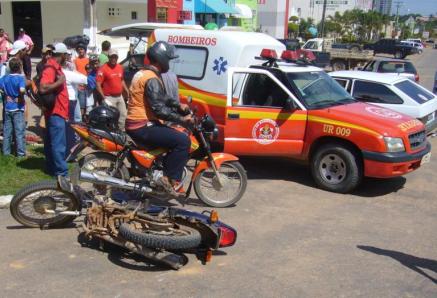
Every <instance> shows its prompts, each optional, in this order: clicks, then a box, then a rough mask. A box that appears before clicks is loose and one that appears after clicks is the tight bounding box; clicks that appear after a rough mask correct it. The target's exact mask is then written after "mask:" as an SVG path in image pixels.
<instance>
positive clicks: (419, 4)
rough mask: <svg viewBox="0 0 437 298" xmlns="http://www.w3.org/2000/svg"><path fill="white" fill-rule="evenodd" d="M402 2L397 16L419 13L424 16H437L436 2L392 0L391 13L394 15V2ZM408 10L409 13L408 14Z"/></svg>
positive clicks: (427, 0) (431, 0)
mask: <svg viewBox="0 0 437 298" xmlns="http://www.w3.org/2000/svg"><path fill="white" fill-rule="evenodd" d="M396 1H400V2H403V5H402V7H401V8H400V9H399V14H401V15H402V14H408V13H420V14H422V15H424V16H429V15H430V14H434V15H437V0H393V2H392V13H393V14H395V13H396V5H395V2H396ZM408 9H410V12H408Z"/></svg>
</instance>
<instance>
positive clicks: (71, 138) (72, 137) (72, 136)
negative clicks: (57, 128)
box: [66, 100, 80, 156]
mask: <svg viewBox="0 0 437 298" xmlns="http://www.w3.org/2000/svg"><path fill="white" fill-rule="evenodd" d="M78 104H79V103H78V102H77V100H69V106H68V111H69V115H68V122H69V123H68V124H67V130H66V134H67V150H66V154H67V156H68V154H69V153H70V150H71V148H73V147H74V145H76V143H77V142H78V141H79V136H77V135H76V133H75V132H74V130H73V128H72V127H71V126H70V124H71V123H75V122H77V121H76V119H75V118H76V117H75V116H76V115H75V114H76V107H77V106H78ZM79 122H80V121H79Z"/></svg>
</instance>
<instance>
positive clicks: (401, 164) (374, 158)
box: [363, 142, 431, 178]
mask: <svg viewBox="0 0 437 298" xmlns="http://www.w3.org/2000/svg"><path fill="white" fill-rule="evenodd" d="M430 152H431V144H430V143H429V142H428V143H427V144H426V147H425V148H424V149H422V150H421V151H418V152H416V153H406V152H396V153H380V152H371V151H363V158H364V175H365V176H367V177H376V178H389V177H396V176H402V175H405V174H407V173H409V172H412V171H414V170H416V169H417V168H419V167H420V166H421V164H422V160H426V158H425V159H424V157H425V156H426V155H427V154H428V156H429V154H430ZM428 156H427V157H428Z"/></svg>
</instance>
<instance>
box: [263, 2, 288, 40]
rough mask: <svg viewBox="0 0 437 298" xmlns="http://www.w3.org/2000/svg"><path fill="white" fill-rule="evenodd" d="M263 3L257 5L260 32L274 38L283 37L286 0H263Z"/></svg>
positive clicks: (284, 32)
mask: <svg viewBox="0 0 437 298" xmlns="http://www.w3.org/2000/svg"><path fill="white" fill-rule="evenodd" d="M290 2H293V0H291V1H290ZM263 3H264V4H259V5H258V24H259V27H260V30H261V32H263V33H266V34H269V35H271V36H273V37H275V38H284V36H285V35H286V30H285V28H286V27H285V18H286V6H287V5H286V4H287V0H265V1H264V2H263ZM287 15H288V12H287Z"/></svg>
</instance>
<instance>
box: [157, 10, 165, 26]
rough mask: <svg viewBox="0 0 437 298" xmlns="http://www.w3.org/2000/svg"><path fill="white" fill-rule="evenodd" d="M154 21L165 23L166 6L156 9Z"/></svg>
mask: <svg viewBox="0 0 437 298" xmlns="http://www.w3.org/2000/svg"><path fill="white" fill-rule="evenodd" d="M156 21H157V22H158V23H167V8H166V7H158V8H157V9H156Z"/></svg>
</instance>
